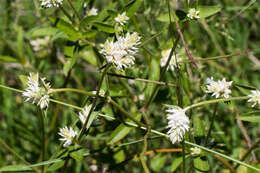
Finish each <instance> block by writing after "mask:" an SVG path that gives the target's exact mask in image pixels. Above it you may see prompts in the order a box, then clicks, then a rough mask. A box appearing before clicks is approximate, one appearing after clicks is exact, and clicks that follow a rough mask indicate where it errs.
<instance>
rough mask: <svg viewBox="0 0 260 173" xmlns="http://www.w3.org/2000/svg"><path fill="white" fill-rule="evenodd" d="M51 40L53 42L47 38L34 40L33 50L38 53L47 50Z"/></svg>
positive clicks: (32, 43)
mask: <svg viewBox="0 0 260 173" xmlns="http://www.w3.org/2000/svg"><path fill="white" fill-rule="evenodd" d="M50 40H51V39H50V37H49V36H46V37H44V38H38V39H36V40H32V41H30V43H31V45H32V47H33V50H34V51H35V52H38V51H40V50H42V49H45V48H46V47H47V46H48V44H49V42H50Z"/></svg>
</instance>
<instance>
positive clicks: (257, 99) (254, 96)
mask: <svg viewBox="0 0 260 173" xmlns="http://www.w3.org/2000/svg"><path fill="white" fill-rule="evenodd" d="M248 96H249V97H250V99H249V100H248V102H253V103H252V107H254V106H256V105H258V107H259V108H260V91H259V90H253V91H251V94H249V95H248Z"/></svg>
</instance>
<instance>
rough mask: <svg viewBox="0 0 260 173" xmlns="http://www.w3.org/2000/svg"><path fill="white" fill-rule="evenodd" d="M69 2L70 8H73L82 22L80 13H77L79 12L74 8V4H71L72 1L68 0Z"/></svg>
mask: <svg viewBox="0 0 260 173" xmlns="http://www.w3.org/2000/svg"><path fill="white" fill-rule="evenodd" d="M67 1H68V3H69V5H70V7H71V8H72V10H73V11H74V13H75V14H76V16H77V17H78V19H79V21H81V17H80V15H79V13H78V12H77V10H76V9H75V8H74V6H73V4H72V3H71V1H70V0H67Z"/></svg>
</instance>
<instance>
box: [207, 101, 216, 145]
mask: <svg viewBox="0 0 260 173" xmlns="http://www.w3.org/2000/svg"><path fill="white" fill-rule="evenodd" d="M217 108H218V103H215V106H214V112H213V117H212V120H211V122H210V126H209V131H208V133H207V136H206V139H205V145H204V146H205V147H206V146H207V145H208V140H209V136H210V133H211V130H212V128H213V125H214V121H215V118H216V115H217Z"/></svg>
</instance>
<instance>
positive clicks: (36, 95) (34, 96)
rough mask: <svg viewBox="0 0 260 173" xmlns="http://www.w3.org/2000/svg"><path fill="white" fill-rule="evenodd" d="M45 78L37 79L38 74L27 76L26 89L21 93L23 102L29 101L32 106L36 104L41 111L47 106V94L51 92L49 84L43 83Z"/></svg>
mask: <svg viewBox="0 0 260 173" xmlns="http://www.w3.org/2000/svg"><path fill="white" fill-rule="evenodd" d="M45 80H46V79H45V78H39V74H38V73H37V74H32V73H30V76H28V81H27V86H28V88H27V89H26V90H25V91H24V92H23V93H22V95H23V97H25V98H26V100H25V101H31V102H32V103H33V104H35V103H37V106H40V108H41V109H45V108H47V107H48V105H49V98H50V96H49V93H50V92H51V91H52V89H51V86H50V83H46V82H45Z"/></svg>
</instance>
